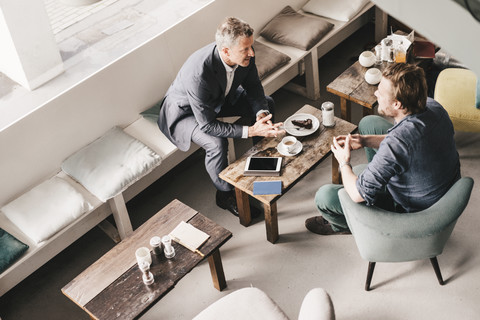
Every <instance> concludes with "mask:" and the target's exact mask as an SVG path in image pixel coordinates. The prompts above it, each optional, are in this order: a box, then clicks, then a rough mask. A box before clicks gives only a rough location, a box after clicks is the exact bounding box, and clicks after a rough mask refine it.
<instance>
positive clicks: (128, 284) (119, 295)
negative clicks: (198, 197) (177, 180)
mask: <svg viewBox="0 0 480 320" xmlns="http://www.w3.org/2000/svg"><path fill="white" fill-rule="evenodd" d="M167 215H169V214H167ZM186 221H188V222H189V223H191V224H192V225H194V226H195V227H197V228H198V229H200V230H202V231H204V232H206V233H207V234H209V235H210V238H209V239H208V240H207V242H205V243H204V244H203V245H202V246H201V247H200V251H201V252H202V253H204V254H205V257H202V256H200V255H199V254H197V253H194V252H192V251H190V250H188V249H186V248H185V247H183V246H181V245H179V244H177V243H176V242H172V245H173V247H174V248H175V257H174V258H172V259H167V258H165V256H164V255H160V256H155V255H153V254H152V266H151V272H152V274H153V276H154V278H155V282H154V283H153V284H152V285H149V286H146V285H144V283H143V281H142V272H141V271H140V269H139V268H138V266H137V265H136V264H135V265H134V266H132V267H131V268H130V269H128V270H127V272H125V273H124V274H122V275H121V276H120V277H119V278H118V279H117V280H116V281H114V282H113V283H112V284H111V285H109V286H108V287H106V288H105V289H104V290H103V291H102V292H101V293H100V294H98V295H97V296H95V297H94V298H93V299H92V300H91V301H90V302H88V303H87V304H86V305H85V309H86V310H87V312H88V313H89V314H90V315H92V316H93V317H94V318H95V319H137V318H138V317H139V316H141V315H142V314H144V313H145V312H146V311H147V310H148V309H149V308H150V307H151V306H152V305H153V304H154V303H155V302H156V301H158V300H159V299H161V298H162V297H163V296H164V295H165V294H166V293H168V292H169V291H170V290H171V289H172V288H173V287H174V286H175V284H176V283H177V282H178V281H180V280H181V279H182V278H183V277H184V276H185V275H186V274H187V273H188V272H190V271H191V270H192V269H193V268H194V267H195V266H197V265H198V264H199V263H200V262H201V261H202V260H203V259H206V258H207V257H209V256H210V255H211V254H217V255H219V252H218V248H219V247H220V246H222V245H223V244H224V243H225V242H226V241H227V240H228V239H230V238H231V236H232V233H231V232H230V231H228V230H227V229H225V228H223V227H221V226H219V225H218V224H216V223H215V222H213V221H212V220H210V219H208V218H207V217H205V216H203V215H201V214H196V215H195V216H193V217H192V218H191V219H190V220H186ZM168 224H169V226H170V227H172V228H171V229H173V228H174V227H175V226H176V225H177V223H176V222H175V223H173V221H170V223H168ZM219 261H221V260H219ZM219 268H220V270H221V271H222V272H221V274H220V275H219V277H220V278H222V277H223V279H224V275H223V268H221V266H220V267H219ZM205 276H207V277H208V276H209V275H208V273H206V274H205Z"/></svg>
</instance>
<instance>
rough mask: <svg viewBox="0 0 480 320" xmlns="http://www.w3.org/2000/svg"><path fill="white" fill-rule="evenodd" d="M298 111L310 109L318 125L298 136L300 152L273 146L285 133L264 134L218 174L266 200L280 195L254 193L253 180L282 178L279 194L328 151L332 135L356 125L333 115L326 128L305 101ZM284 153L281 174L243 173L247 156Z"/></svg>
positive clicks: (246, 191) (266, 202) (245, 190)
mask: <svg viewBox="0 0 480 320" xmlns="http://www.w3.org/2000/svg"><path fill="white" fill-rule="evenodd" d="M297 113H309V114H312V115H314V116H316V117H317V118H318V120H319V121H320V127H319V129H318V130H317V131H316V132H315V133H313V134H311V135H309V136H305V137H297V139H298V140H300V141H301V142H302V144H303V149H302V152H300V153H299V154H298V155H296V156H292V157H284V156H282V155H281V154H280V153H279V152H278V151H277V149H276V146H277V145H278V143H279V142H280V141H281V140H282V138H283V137H284V135H280V136H278V137H277V138H264V139H262V141H260V142H259V143H258V144H256V145H255V146H253V147H252V148H251V149H249V150H248V151H247V152H246V153H245V154H244V155H243V156H242V157H241V158H239V159H238V160H237V161H235V162H234V163H232V164H231V165H229V166H228V167H227V168H226V169H225V170H223V171H222V172H221V173H220V178H222V179H223V180H225V181H227V182H228V183H230V184H232V185H233V186H234V187H236V188H238V189H240V190H242V191H244V192H245V193H247V194H249V195H251V196H253V197H255V198H256V199H258V200H260V201H261V202H263V203H265V204H270V203H272V202H274V201H276V200H277V199H278V198H279V197H280V196H281V195H267V196H258V195H257V196H254V195H253V182H254V181H274V180H281V181H282V194H284V193H285V192H286V191H287V190H288V189H289V188H291V187H292V186H293V185H294V184H295V183H296V182H297V181H298V180H300V179H301V178H302V177H303V176H304V175H306V174H307V173H308V172H309V171H310V170H311V169H312V168H313V167H314V166H315V165H316V164H318V163H319V162H320V161H321V160H322V159H324V158H325V157H327V156H328V155H329V154H330V153H331V150H330V145H331V143H332V139H333V137H335V136H338V135H342V134H348V133H351V132H354V131H355V130H356V128H357V126H355V125H354V124H352V123H350V122H347V121H345V120H342V119H339V118H335V121H336V125H335V127H333V128H325V127H324V126H323V125H322V112H321V110H319V109H317V108H315V107H312V106H310V105H305V106H304V107H302V108H301V109H300V110H298V111H297ZM253 155H255V156H265V157H283V161H282V169H281V175H280V176H279V177H252V176H244V175H243V170H244V168H245V161H246V159H247V157H249V156H253Z"/></svg>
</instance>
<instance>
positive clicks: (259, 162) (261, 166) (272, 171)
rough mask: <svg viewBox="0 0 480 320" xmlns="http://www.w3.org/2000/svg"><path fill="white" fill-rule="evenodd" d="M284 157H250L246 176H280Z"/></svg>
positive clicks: (246, 167) (246, 164)
mask: <svg viewBox="0 0 480 320" xmlns="http://www.w3.org/2000/svg"><path fill="white" fill-rule="evenodd" d="M281 168H282V157H248V158H247V161H246V163H245V170H244V171H243V175H244V176H279V175H280V169H281Z"/></svg>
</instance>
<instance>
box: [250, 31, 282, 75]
mask: <svg viewBox="0 0 480 320" xmlns="http://www.w3.org/2000/svg"><path fill="white" fill-rule="evenodd" d="M253 47H254V48H255V63H256V65H257V70H258V77H259V78H260V80H263V79H265V78H266V77H268V75H269V74H271V73H273V72H275V71H276V70H278V69H280V68H281V67H283V66H284V65H285V64H287V63H288V62H289V61H290V57H289V56H287V55H286V54H284V53H282V52H280V51H278V50H275V49H273V48H270V47H269V46H266V45H264V44H263V43H261V42H258V41H255V44H254V45H253Z"/></svg>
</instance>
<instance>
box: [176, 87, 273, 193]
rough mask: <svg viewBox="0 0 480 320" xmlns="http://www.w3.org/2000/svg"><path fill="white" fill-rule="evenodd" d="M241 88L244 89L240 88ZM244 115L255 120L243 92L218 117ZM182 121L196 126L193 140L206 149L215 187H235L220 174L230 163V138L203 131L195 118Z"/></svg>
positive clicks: (228, 188) (271, 108) (226, 105)
mask: <svg viewBox="0 0 480 320" xmlns="http://www.w3.org/2000/svg"><path fill="white" fill-rule="evenodd" d="M239 89H240V90H243V89H241V88H239ZM266 98H267V102H268V109H269V111H270V113H272V114H273V112H274V101H273V99H272V98H270V97H269V96H267V97H266ZM231 116H242V117H247V118H250V119H251V121H252V124H253V123H254V122H255V118H256V115H254V114H253V113H252V108H251V106H250V104H249V102H248V100H247V99H246V95H245V94H241V95H240V97H239V98H238V100H237V101H236V102H235V103H234V104H229V103H226V104H225V105H224V106H222V109H221V110H220V112H219V113H218V117H219V118H220V117H231ZM182 121H191V122H192V123H191V124H189V125H192V126H195V128H194V130H193V134H192V142H193V143H195V144H197V145H198V146H200V147H202V148H203V149H204V150H205V153H206V155H205V168H206V169H207V172H208V174H209V176H210V179H212V182H213V184H214V185H215V188H217V190H220V191H230V190H232V189H233V187H232V186H231V185H230V184H229V183H227V182H225V181H224V180H222V179H220V177H219V176H218V175H219V173H220V172H222V170H223V169H225V168H226V167H227V165H228V157H227V152H228V140H227V138H221V137H215V136H212V135H209V134H206V133H204V132H202V131H201V130H200V128H199V126H198V124H196V121H195V118H194V117H193V116H192V117H188V118H185V119H182Z"/></svg>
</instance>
